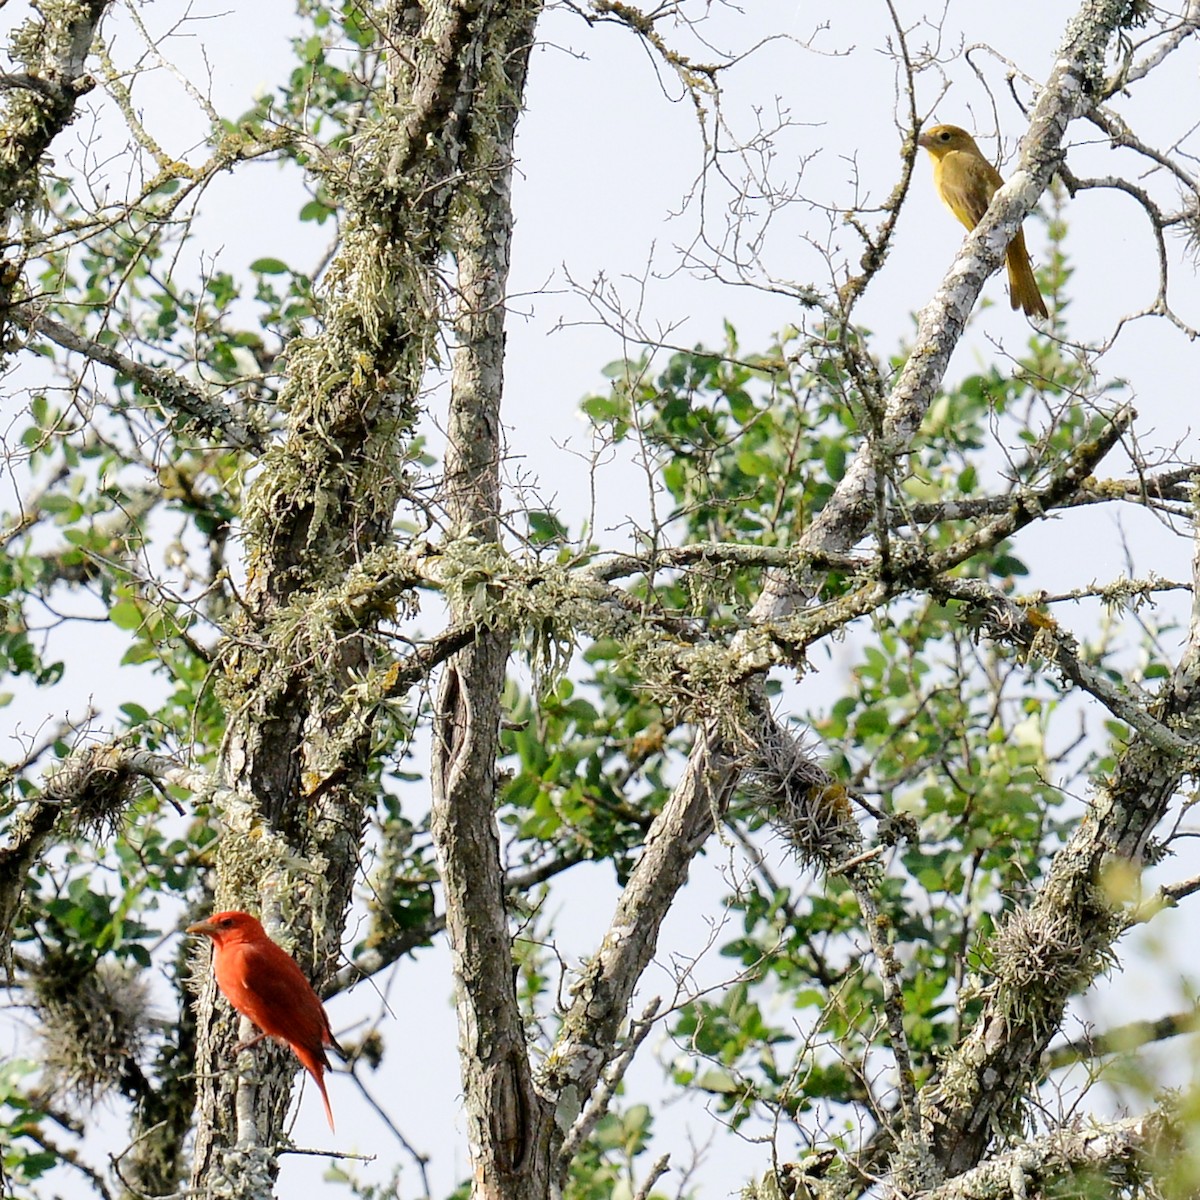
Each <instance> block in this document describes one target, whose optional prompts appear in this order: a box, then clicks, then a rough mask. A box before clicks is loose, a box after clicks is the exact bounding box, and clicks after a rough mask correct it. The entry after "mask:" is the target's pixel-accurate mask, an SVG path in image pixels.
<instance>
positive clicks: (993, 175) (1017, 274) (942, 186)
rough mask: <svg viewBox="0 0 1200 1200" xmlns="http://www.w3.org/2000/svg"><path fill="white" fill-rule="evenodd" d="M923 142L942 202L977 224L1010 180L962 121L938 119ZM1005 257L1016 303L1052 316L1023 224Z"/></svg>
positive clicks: (920, 143) (969, 224) (1028, 311)
mask: <svg viewBox="0 0 1200 1200" xmlns="http://www.w3.org/2000/svg"><path fill="white" fill-rule="evenodd" d="M917 145H918V146H924V147H925V149H926V150H928V151H929V153H930V155H931V156H932V158H933V186H934V187H935V188H937V194H938V195H939V196H941V198H942V203H943V204H945V206H946V207H947V208H948V209H949V210H950V211H951V212H952V213H953V214H954V215H955V216H956V217H957V218H958V219H959V220H960V221H961V222H962V223H963V224H964V225H965V226H966V227H967V228H968V229H974V228H975V226H976V225H978V224H979V222H980V220H981V219H982V217H983V214H984V213H985V212H987V206H988V204H989V203H990V202H991V199H992V196H993V194H994V193H995V191H996V189H997V188H998V187H1000V186H1001V185H1002V184H1003V183H1004V180H1003V179H1001V178H1000V172H999V171H997V170H996V168H995V167H993V166H992V164H991V163H990V162H988V160H987V159H986V158H984V157H983V155H982V154H981V153H980V150H979V147H978V146H977V145H975V139H974V138H973V137H972V136H971V135H970V134H969V133H968V132H967V131H966V130H965V129H959V127H958V126H957V125H934V126H933V127H932V128H931V129H927V130H926V131H925V132H924V133H923V134H921V136H920V137H919V138H917ZM1005 261H1006V262H1007V264H1008V297H1009V299H1010V300H1011V301H1012V306H1013V308H1023V309H1024V310H1025V313H1026V315H1027V316H1030V317H1048V316H1049V313H1047V312H1046V305H1045V303H1044V302H1043V300H1042V294H1041V292H1039V291H1038V285H1037V280H1036V279H1035V278H1034V277H1033V267H1032V266H1031V265H1030V262H1029V252H1028V251H1027V250H1026V249H1025V234H1024V233H1023V232H1022V231H1021V230H1020V229H1018V230H1017V233H1016V236H1015V237H1014V238H1013V240H1012V241H1011V242H1009V243H1008V253H1007V255H1006V256H1005Z"/></svg>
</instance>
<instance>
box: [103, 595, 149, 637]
mask: <svg viewBox="0 0 1200 1200" xmlns="http://www.w3.org/2000/svg"><path fill="white" fill-rule="evenodd" d="M108 619H109V620H110V621H111V622H112V623H113V624H114V625H115V626H116V627H117V628H118V629H129V630H132V629H139V628H141V624H142V622H143V621H144V620H145V616H144V615H143V613H142V610H141V606H140V605H139V604H138V603H137V601H135V600H118V601H117V603H116V604H114V605H113V606H112V608H110V609H109V610H108Z"/></svg>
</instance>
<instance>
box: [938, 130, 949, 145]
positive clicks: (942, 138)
mask: <svg viewBox="0 0 1200 1200" xmlns="http://www.w3.org/2000/svg"><path fill="white" fill-rule="evenodd" d="M949 140H950V130H948V129H943V130H942V132H941V133H939V134H938V141H940V142H948V141H949Z"/></svg>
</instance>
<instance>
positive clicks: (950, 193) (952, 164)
mask: <svg viewBox="0 0 1200 1200" xmlns="http://www.w3.org/2000/svg"><path fill="white" fill-rule="evenodd" d="M937 166H938V170H937V173H936V176H935V178H934V183H935V184H936V186H937V190H938V195H940V196H941V198H942V200H943V201H944V202H945V204H946V207H947V208H948V209H949V210H950V211H951V212H952V213H953V214H954V215H955V216H956V217H957V218H958V219H959V220H960V221H961V222H962V223H963V224H964V225H965V226H966V227H967V228H968V229H974V228H975V226H976V225H978V224H979V221H980V219H981V218H982V217H983V214H984V213H985V212H987V206H988V204H989V203H990V202H991V199H992V196H993V195H994V194H995V191H996V189H997V188H998V187H1000V185H1001V184H1002V183H1003V182H1004V180H1003V179H1001V178H1000V172H999V171H997V170H996V168H995V167H993V166H992V164H991V163H990V162H988V160H987V159H986V158H983V157H982V156H980V155H978V154H968V153H966V152H964V151H962V150H952V151H951V152H950V153H949V154H947V155H945V156H944V157H943V158H942V159H941V160H940V161H939V162H938V164H937Z"/></svg>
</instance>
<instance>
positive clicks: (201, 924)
mask: <svg viewBox="0 0 1200 1200" xmlns="http://www.w3.org/2000/svg"><path fill="white" fill-rule="evenodd" d="M216 932H217V927H216V926H215V925H214V924H213V923H212V922H211V921H197V922H196V924H195V925H189V926H188V927H187V928H186V929H185V930H184V933H203V934H207V935H208V936H209V937H212V936H213V935H214V934H215V933H216Z"/></svg>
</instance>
